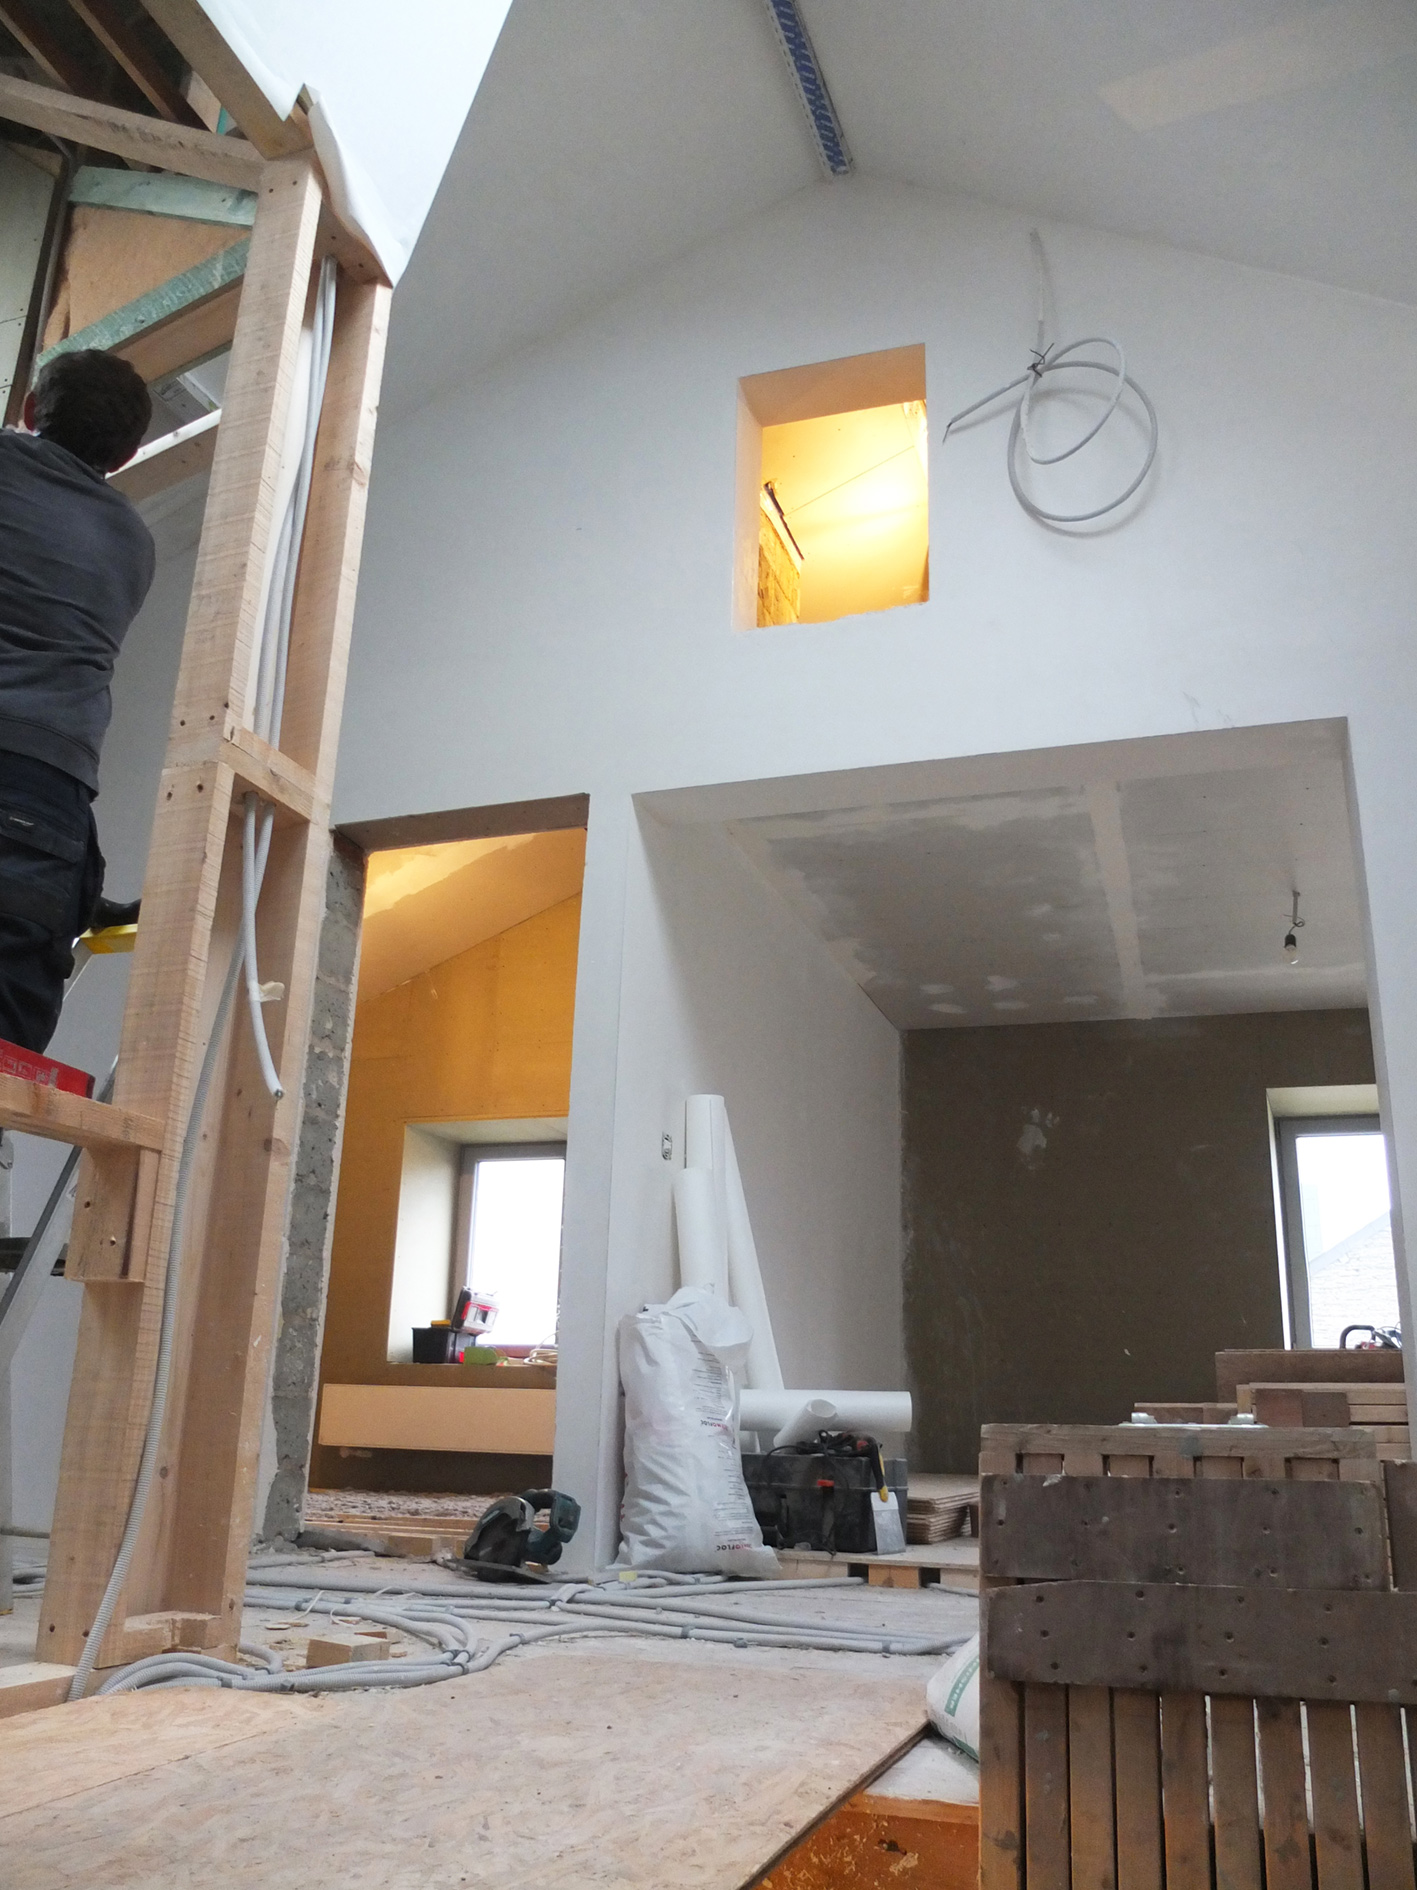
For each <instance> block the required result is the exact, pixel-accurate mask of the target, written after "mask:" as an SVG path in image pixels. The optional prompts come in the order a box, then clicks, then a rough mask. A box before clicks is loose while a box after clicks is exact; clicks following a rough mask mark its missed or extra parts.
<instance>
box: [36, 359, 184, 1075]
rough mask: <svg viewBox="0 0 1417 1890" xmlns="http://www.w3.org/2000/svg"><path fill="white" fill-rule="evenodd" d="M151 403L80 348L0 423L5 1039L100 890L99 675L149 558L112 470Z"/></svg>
mask: <svg viewBox="0 0 1417 1890" xmlns="http://www.w3.org/2000/svg"><path fill="white" fill-rule="evenodd" d="M151 415H152V402H151V400H150V398H149V395H148V390H147V388H146V387H145V385H144V384H143V381H142V378H141V376H140V375H139V374H138V373H137V372H136V370H135V369H134V368H132V367H131V366H130V365H129V364H128V362H126V361H123V360H120V359H119V358H118V357H117V356H116V355H109V354H102V353H99V352H97V351H95V350H84V351H76V352H74V353H70V354H61V355H59V356H58V357H57V358H56V359H55V360H53V361H51V362H50V364H49V365H48V366H47V367H46V368H45V369H44V370H43V372H42V373H41V374H40V376H39V379H38V381H37V383H36V385H35V388H34V391H33V392H32V393H31V394H30V395H29V396H28V398H27V399H26V401H25V408H24V420H25V425H26V427H28V428H29V429H30V431H29V432H28V433H20V432H15V431H5V432H0V1038H3V1039H4V1040H5V1041H6V1042H8V1043H12V1044H18V1045H19V1046H20V1047H21V1048H22V1049H25V1050H30V1051H33V1052H35V1053H40V1052H42V1051H43V1050H44V1049H45V1048H46V1047H47V1045H48V1043H49V1040H50V1038H51V1037H52V1036H53V1035H54V1031H55V1027H56V1026H57V1024H58V1022H59V1011H60V1006H61V1005H62V1003H63V1001H64V986H65V983H66V981H67V979H68V978H69V975H70V973H71V972H72V970H73V967H74V955H73V943H74V940H75V939H76V938H77V937H78V936H79V934H80V933H82V932H84V931H85V930H87V929H88V927H89V926H90V925H91V924H92V923H93V920H94V918H95V915H96V913H97V911H98V908H99V905H100V895H101V893H102V890H103V864H104V863H103V855H102V854H101V853H100V852H99V847H98V835H97V831H96V828H95V826H94V817H93V807H92V803H93V799H94V796H95V794H96V793H97V792H98V759H99V749H100V747H101V745H102V742H103V737H104V733H105V731H106V730H107V728H108V721H109V716H110V714H111V713H112V701H111V697H110V693H109V683H110V680H111V678H112V675H113V666H114V663H115V662H116V660H117V657H118V652H119V649H120V648H121V646H122V643H123V638H124V636H125V635H126V634H127V631H128V626H129V625H130V624H131V623H132V621H133V619H134V617H135V616H136V615H137V614H138V611H139V609H140V608H141V606H142V603H143V599H144V598H145V597H146V596H147V593H148V587H149V585H150V584H151V583H152V578H153V567H154V562H155V553H154V549H153V541H152V536H151V534H150V533H149V531H148V528H147V526H146V525H145V524H144V523H143V521H142V519H141V518H140V517H139V516H138V513H137V511H136V510H135V509H134V507H133V506H132V505H131V504H130V503H129V501H128V500H127V499H125V498H124V497H123V495H122V494H121V493H119V492H115V491H114V490H113V489H112V487H110V486H109V484H108V480H107V475H108V474H109V473H111V472H116V471H117V469H118V468H119V467H120V466H122V465H124V464H125V463H126V462H127V461H128V460H129V459H131V458H132V456H133V454H134V453H135V452H136V451H137V449H138V446H139V445H140V443H141V441H142V438H143V435H144V433H145V432H146V431H147V427H148V422H149V420H150V418H151ZM104 903H105V904H106V902H104ZM129 916H131V915H129ZM104 918H105V920H106V922H107V923H110V924H112V923H117V922H120V918H121V915H120V913H119V912H118V911H117V909H112V910H110V911H109V912H107V913H105V914H104Z"/></svg>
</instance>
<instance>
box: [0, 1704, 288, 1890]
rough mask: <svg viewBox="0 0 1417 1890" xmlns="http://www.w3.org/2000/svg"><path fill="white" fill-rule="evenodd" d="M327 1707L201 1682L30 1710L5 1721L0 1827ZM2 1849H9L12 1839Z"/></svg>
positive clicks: (284, 1728)
mask: <svg viewBox="0 0 1417 1890" xmlns="http://www.w3.org/2000/svg"><path fill="white" fill-rule="evenodd" d="M320 1711H321V1707H320V1703H319V1702H317V1701H314V1700H305V1699H291V1698H285V1697H283V1696H282V1695H280V1694H268V1693H263V1694H249V1693H225V1692H220V1693H219V1692H214V1691H212V1690H210V1689H208V1688H206V1687H202V1688H195V1687H194V1688H190V1689H189V1688H181V1689H174V1690H173V1691H172V1692H170V1693H119V1694H114V1695H112V1696H111V1697H109V1698H107V1699H93V1700H83V1701H81V1702H80V1703H79V1704H78V1705H76V1706H65V1707H62V1708H57V1709H56V1708H53V1707H51V1708H49V1709H47V1710H45V1711H43V1712H37V1713H21V1714H19V1715H18V1716H17V1717H16V1718H14V1719H10V1720H6V1721H5V1722H4V1724H3V1725H0V1779H3V1780H4V1784H3V1786H0V1833H4V1832H5V1831H6V1830H7V1829H8V1825H9V1821H10V1820H11V1819H12V1818H15V1817H18V1816H19V1815H20V1814H21V1813H23V1812H27V1811H35V1810H44V1809H46V1808H51V1809H52V1808H54V1807H57V1806H60V1805H62V1804H65V1803H67V1802H68V1801H69V1800H70V1799H72V1798H74V1797H76V1796H78V1795H79V1794H81V1793H88V1792H92V1791H94V1790H95V1789H97V1788H98V1787H100V1786H103V1785H111V1784H113V1783H114V1782H115V1781H116V1780H119V1779H128V1778H133V1777H135V1776H137V1775H138V1774H141V1773H144V1772H152V1771H158V1770H162V1769H164V1768H168V1767H171V1766H173V1765H175V1764H177V1763H178V1762H179V1761H181V1760H183V1759H187V1758H191V1757H193V1756H194V1755H196V1754H200V1753H210V1752H215V1751H217V1750H218V1749H219V1748H221V1747H223V1746H231V1745H236V1744H238V1743H240V1742H241V1741H242V1740H246V1739H260V1738H263V1737H270V1736H271V1735H274V1734H279V1733H288V1732H291V1731H293V1730H295V1729H296V1728H297V1727H300V1726H303V1725H304V1724H306V1723H307V1722H308V1721H309V1720H310V1719H311V1717H312V1716H314V1717H316V1718H318V1717H319V1714H320ZM0 1848H8V1840H7V1839H5V1838H4V1837H3V1836H0ZM36 1881H38V1879H36ZM61 1881H62V1879H61Z"/></svg>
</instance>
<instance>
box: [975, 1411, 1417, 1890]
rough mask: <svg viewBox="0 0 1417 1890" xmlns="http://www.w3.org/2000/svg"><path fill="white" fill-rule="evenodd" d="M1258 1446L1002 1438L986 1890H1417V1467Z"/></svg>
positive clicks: (1335, 1437)
mask: <svg viewBox="0 0 1417 1890" xmlns="http://www.w3.org/2000/svg"><path fill="white" fill-rule="evenodd" d="M1247 1428H1248V1427H1246V1428H1241V1427H1235V1428H1233V1429H1232V1428H1229V1427H1221V1428H1219V1429H1215V1430H1204V1431H1201V1430H1192V1431H1185V1430H1184V1429H1182V1428H1180V1427H1169V1426H1150V1425H1145V1426H1134V1427H1133V1426H1114V1427H1101V1426H1052V1425H1049V1426H1019V1425H1010V1426H1003V1425H993V1426H986V1428H985V1431H984V1433H983V1438H982V1446H983V1447H982V1450H981V1456H980V1468H981V1471H983V1472H984V1473H985V1482H984V1485H983V1493H982V1500H981V1510H980V1523H981V1545H980V1547H981V1585H982V1587H983V1589H984V1609H983V1619H982V1624H981V1632H982V1636H983V1665H982V1668H981V1687H980V1712H981V1723H980V1756H981V1775H980V1813H981V1829H980V1843H981V1860H980V1884H981V1890H1030V1886H1031V1890H1069V1887H1070V1886H1071V1890H1162V1886H1163V1885H1164V1886H1165V1890H1261V1886H1264V1890H1364V1885H1365V1883H1366V1885H1367V1886H1368V1890H1414V1865H1413V1841H1412V1840H1413V1833H1412V1825H1411V1816H1410V1809H1409V1806H1410V1797H1409V1794H1410V1786H1411V1781H1410V1778H1409V1758H1408V1749H1409V1747H1408V1738H1407V1732H1408V1729H1407V1727H1406V1726H1405V1724H1404V1720H1405V1717H1406V1715H1407V1713H1408V1712H1409V1710H1417V1594H1413V1593H1410V1592H1403V1590H1404V1588H1405V1586H1406V1581H1407V1580H1410V1579H1417V1574H1414V1571H1413V1569H1412V1566H1411V1564H1412V1561H1413V1559H1414V1550H1417V1492H1414V1489H1413V1483H1412V1479H1411V1476H1410V1472H1411V1471H1412V1470H1413V1468H1414V1467H1413V1466H1411V1465H1405V1464H1404V1465H1390V1466H1388V1469H1387V1504H1386V1505H1385V1504H1384V1484H1383V1481H1382V1477H1383V1472H1382V1468H1381V1467H1380V1465H1379V1463H1378V1460H1377V1457H1376V1455H1375V1452H1374V1446H1373V1440H1372V1439H1371V1438H1370V1437H1369V1436H1367V1434H1366V1433H1365V1432H1364V1431H1362V1430H1352V1429H1336V1430H1332V1431H1320V1430H1307V1431H1305V1430H1274V1429H1270V1430H1267V1431H1265V1432H1264V1433H1263V1435H1262V1436H1261V1437H1257V1436H1256V1435H1255V1433H1254V1432H1253V1431H1249V1432H1248V1434H1247ZM1115 1478H1126V1479H1132V1480H1133V1481H1131V1482H1128V1483H1127V1484H1126V1485H1125V1488H1124V1487H1123V1486H1121V1485H1119V1484H1116V1483H1114V1482H1112V1481H1111V1480H1112V1479H1115ZM1389 1513H1390V1514H1391V1519H1392V1545H1391V1546H1392V1558H1391V1569H1392V1573H1393V1574H1394V1575H1395V1576H1396V1584H1395V1585H1394V1584H1393V1582H1392V1580H1391V1578H1390V1572H1389V1570H1390V1565H1389V1545H1388V1527H1387V1518H1388V1514H1389ZM1412 1731H1413V1732H1414V1733H1417V1727H1414V1728H1412ZM1306 1745H1307V1778H1308V1782H1309V1791H1310V1793H1311V1795H1312V1819H1311V1817H1310V1808H1309V1799H1308V1797H1306ZM1360 1807H1361V1809H1360Z"/></svg>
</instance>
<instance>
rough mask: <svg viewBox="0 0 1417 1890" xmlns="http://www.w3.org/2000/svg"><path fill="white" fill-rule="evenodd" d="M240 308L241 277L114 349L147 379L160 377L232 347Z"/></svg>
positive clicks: (141, 331)
mask: <svg viewBox="0 0 1417 1890" xmlns="http://www.w3.org/2000/svg"><path fill="white" fill-rule="evenodd" d="M240 311H241V282H240V278H238V279H237V280H236V281H235V282H233V283H231V284H230V285H229V287H227V288H225V289H219V290H218V291H217V293H216V294H215V295H209V296H207V297H205V299H204V300H202V301H199V302H193V303H190V304H189V305H188V307H186V308H183V309H179V310H178V311H177V312H176V314H174V315H169V316H168V317H167V319H166V320H165V321H161V322H158V323H156V324H154V326H153V327H151V328H140V329H139V330H138V332H137V334H135V335H133V336H132V337H131V338H130V339H129V340H127V341H120V342H119V343H118V345H117V346H116V347H115V348H114V349H113V353H114V354H118V355H121V356H122V357H123V359H124V360H125V361H131V362H132V364H133V366H134V367H135V368H136V369H137V370H138V372H139V374H141V375H142V377H143V379H144V380H145V381H147V382H149V383H151V382H153V381H160V380H162V379H164V378H165V377H166V376H167V375H169V374H176V373H177V372H178V371H179V369H181V368H185V367H192V366H194V365H195V364H196V363H197V362H198V361H205V360H207V359H209V358H210V356H212V355H214V354H218V353H220V351H221V350H222V349H223V348H229V347H230V346H231V343H232V340H233V338H234V336H235V334H236V321H237V317H238V315H239V314H240Z"/></svg>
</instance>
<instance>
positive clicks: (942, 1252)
mask: <svg viewBox="0 0 1417 1890" xmlns="http://www.w3.org/2000/svg"><path fill="white" fill-rule="evenodd" d="M1372 1081H1373V1052H1372V1043H1371V1039H1370V1037H1369V1033H1368V1019H1367V1014H1366V1012H1363V1011H1307V1012H1283V1013H1266V1014H1264V1015H1261V1016H1245V1017H1210V1018H1187V1019H1175V1020H1167V1021H1165V1022H1153V1023H1113V1024H1060V1025H1048V1024H1045V1025H1036V1026H1025V1027H1021V1028H1018V1029H990V1030H929V1031H909V1032H907V1033H906V1036H905V1056H904V1066H903V1077H902V1083H903V1104H904V1124H903V1138H904V1140H903V1154H904V1183H905V1186H904V1202H905V1235H906V1246H905V1331H906V1347H907V1355H908V1359H909V1364H910V1370H911V1374H912V1379H913V1382H914V1389H915V1395H916V1436H915V1445H914V1449H913V1452H912V1457H913V1461H914V1462H915V1463H916V1465H917V1466H918V1467H919V1468H920V1469H922V1470H969V1469H972V1468H973V1466H974V1463H975V1460H976V1457H977V1454H978V1447H979V1426H980V1424H981V1423H988V1422H995V1421H1018V1422H1042V1421H1047V1420H1056V1421H1058V1422H1065V1423H1091V1422H1099V1421H1107V1422H1116V1421H1117V1420H1119V1419H1121V1418H1124V1417H1126V1416H1127V1415H1128V1413H1129V1412H1130V1410H1131V1404H1132V1400H1133V1399H1134V1398H1145V1397H1152V1398H1201V1397H1212V1398H1213V1397H1214V1396H1215V1367H1214V1354H1215V1353H1216V1351H1218V1350H1219V1349H1220V1348H1221V1347H1222V1346H1227V1345H1282V1344H1283V1333H1282V1326H1281V1315H1280V1299H1279V1262H1278V1247H1277V1240H1276V1232H1275V1223H1274V1195H1273V1187H1272V1182H1271V1172H1270V1152H1269V1127H1268V1112H1267V1108H1266V1101H1265V1091H1266V1089H1269V1088H1279V1087H1287V1086H1290V1085H1294V1086H1300V1085H1306V1084H1327V1083H1371V1082H1372Z"/></svg>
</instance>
